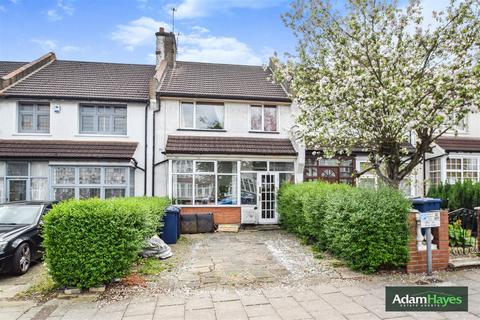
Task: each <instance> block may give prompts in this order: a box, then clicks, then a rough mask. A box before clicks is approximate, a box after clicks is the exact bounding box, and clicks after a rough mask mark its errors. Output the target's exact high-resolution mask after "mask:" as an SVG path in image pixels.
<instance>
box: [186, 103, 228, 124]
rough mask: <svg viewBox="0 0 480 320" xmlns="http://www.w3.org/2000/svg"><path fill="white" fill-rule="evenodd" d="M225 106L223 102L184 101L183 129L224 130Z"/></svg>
mask: <svg viewBox="0 0 480 320" xmlns="http://www.w3.org/2000/svg"><path fill="white" fill-rule="evenodd" d="M224 108H225V106H224V105H223V104H216V103H206V102H182V103H181V106H180V127H181V128H182V129H199V130H222V129H224V125H223V124H224V113H225V111H224Z"/></svg>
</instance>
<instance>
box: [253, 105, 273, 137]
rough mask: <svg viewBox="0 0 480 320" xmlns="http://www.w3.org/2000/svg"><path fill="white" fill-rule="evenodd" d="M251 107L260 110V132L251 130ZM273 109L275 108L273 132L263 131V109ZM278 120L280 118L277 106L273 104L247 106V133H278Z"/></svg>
mask: <svg viewBox="0 0 480 320" xmlns="http://www.w3.org/2000/svg"><path fill="white" fill-rule="evenodd" d="M253 107H261V108H262V121H261V122H262V123H261V128H262V129H261V130H258V129H253V128H252V115H253V113H252V109H253ZM272 107H274V108H275V124H276V126H275V127H276V128H275V130H272V131H270V130H265V108H272ZM279 120H280V117H279V108H278V105H274V104H263V103H262V104H251V105H249V107H248V121H249V125H248V128H249V131H250V132H253V133H279V130H278V128H279V126H280V123H279Z"/></svg>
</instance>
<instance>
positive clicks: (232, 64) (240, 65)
mask: <svg viewBox="0 0 480 320" xmlns="http://www.w3.org/2000/svg"><path fill="white" fill-rule="evenodd" d="M176 62H180V63H192V64H208V65H221V66H236V67H254V68H262V69H264V66H263V65H256V64H238V63H221V62H203V61H181V60H177V61H176Z"/></svg>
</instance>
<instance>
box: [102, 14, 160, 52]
mask: <svg viewBox="0 0 480 320" xmlns="http://www.w3.org/2000/svg"><path fill="white" fill-rule="evenodd" d="M159 27H164V28H166V29H167V30H168V29H169V25H168V24H167V23H166V22H163V21H156V20H154V19H152V18H149V17H141V18H139V19H137V20H133V21H130V22H129V23H127V24H120V25H117V26H116V30H115V31H114V32H112V34H111V39H112V40H114V41H116V42H118V43H120V44H123V45H125V47H126V48H127V50H130V51H132V50H134V49H135V48H137V47H139V46H143V45H151V44H152V43H155V32H156V31H158V28H159Z"/></svg>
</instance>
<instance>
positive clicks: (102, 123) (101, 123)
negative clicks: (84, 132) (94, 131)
mask: <svg viewBox="0 0 480 320" xmlns="http://www.w3.org/2000/svg"><path fill="white" fill-rule="evenodd" d="M98 132H110V117H108V116H98Z"/></svg>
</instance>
